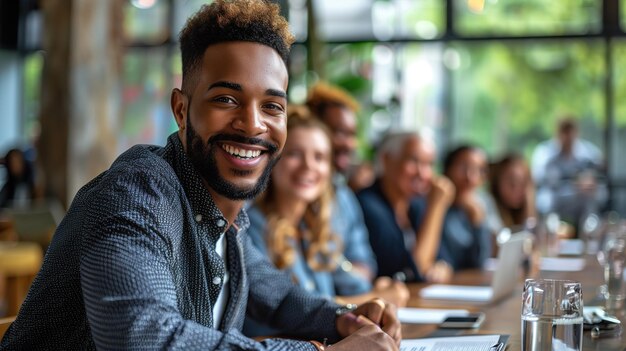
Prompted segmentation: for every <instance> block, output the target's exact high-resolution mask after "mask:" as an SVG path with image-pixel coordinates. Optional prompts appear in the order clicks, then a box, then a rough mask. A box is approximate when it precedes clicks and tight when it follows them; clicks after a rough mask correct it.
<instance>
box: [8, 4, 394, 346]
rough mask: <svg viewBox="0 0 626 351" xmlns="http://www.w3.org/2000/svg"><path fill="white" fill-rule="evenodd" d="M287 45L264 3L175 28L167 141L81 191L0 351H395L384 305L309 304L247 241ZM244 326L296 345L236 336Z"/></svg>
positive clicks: (274, 141) (275, 132) (269, 150)
mask: <svg viewBox="0 0 626 351" xmlns="http://www.w3.org/2000/svg"><path fill="white" fill-rule="evenodd" d="M294 40H295V39H294V37H293V35H292V34H291V33H290V32H289V26H288V23H287V21H286V20H285V19H284V18H283V17H282V16H281V15H280V9H279V7H278V5H276V4H273V3H271V2H268V1H264V0H217V1H213V2H211V4H209V5H204V6H202V7H201V9H200V10H199V11H198V12H197V13H195V14H194V15H193V16H192V17H191V18H190V19H189V20H188V21H187V22H186V24H185V26H184V27H183V29H182V31H181V34H180V46H181V56H182V66H183V67H182V72H183V80H182V86H181V88H180V89H178V88H176V89H173V91H172V94H171V100H170V106H171V109H172V113H173V115H174V118H175V121H176V123H177V125H178V131H177V132H175V133H172V134H171V135H170V136H169V137H168V139H167V144H166V145H165V146H164V147H160V146H150V145H137V146H134V147H132V148H131V149H129V150H128V151H126V152H124V153H123V154H122V155H121V156H119V157H118V158H117V160H115V161H114V163H113V164H112V165H111V167H110V168H109V169H108V170H106V171H105V172H103V173H101V174H100V175H99V176H97V177H96V178H94V179H93V180H92V181H90V182H89V183H88V184H87V185H85V186H84V187H83V188H81V189H80V191H79V192H78V193H77V194H76V197H75V198H74V200H73V202H72V205H71V207H70V209H69V210H68V213H67V215H66V216H65V218H64V219H63V222H62V223H61V225H60V226H59V227H58V229H57V231H56V233H55V235H54V237H53V239H52V243H51V245H50V248H49V249H48V251H47V253H46V258H45V260H44V263H43V266H42V268H41V270H40V272H39V274H38V275H37V278H36V279H35V281H34V282H33V285H32V286H31V288H30V291H29V293H28V296H27V298H26V300H25V302H24V303H23V304H22V306H21V309H20V311H19V314H18V316H17V318H16V319H15V321H14V322H13V323H12V324H11V326H10V327H9V329H8V330H7V332H6V333H5V335H4V338H3V339H2V342H0V349H3V350H4V349H7V350H41V349H54V350H77V349H80V350H95V349H116V350H125V349H149V350H157V349H184V350H235V349H237V350H243V349H245V350H259V351H261V350H303V351H315V350H316V349H317V350H322V349H323V345H321V344H320V342H321V341H322V340H324V339H325V338H328V340H329V341H330V342H332V343H333V345H332V346H331V350H397V348H398V345H399V343H400V339H401V330H400V323H399V322H398V320H397V318H396V310H395V307H394V306H393V305H392V304H389V303H386V302H385V301H384V300H382V299H377V300H374V301H370V302H366V303H363V304H362V305H360V306H358V307H357V308H356V309H350V310H348V308H347V306H344V307H345V308H342V306H341V305H339V304H337V303H335V302H333V301H329V300H327V299H324V298H321V297H319V296H315V295H313V294H311V293H309V292H307V291H305V290H304V289H301V288H299V287H298V286H296V285H294V284H293V283H292V282H291V280H290V279H289V278H288V277H287V276H285V275H284V274H283V273H281V272H279V271H278V270H276V269H275V268H274V267H273V266H272V264H271V262H269V261H268V260H267V258H265V257H263V256H262V255H261V254H260V253H259V251H258V250H257V249H255V248H254V246H253V245H252V244H251V242H250V239H249V237H248V236H247V233H246V232H247V229H248V226H249V220H248V216H247V214H246V211H245V209H244V204H245V203H246V201H248V200H250V199H252V198H254V197H255V196H256V195H258V194H259V193H260V192H262V191H263V190H264V188H265V186H266V184H267V181H268V179H269V175H270V173H271V169H272V167H273V166H274V164H275V163H276V162H277V161H278V159H279V158H280V154H281V152H282V149H283V146H284V144H285V139H286V133H287V130H286V108H287V93H286V92H287V85H288V81H289V77H288V71H287V66H286V62H287V60H288V57H289V51H290V47H291V44H292V43H293V42H294ZM246 313H247V314H248V315H251V316H253V317H255V318H256V319H258V320H267V321H270V323H271V324H272V326H273V327H277V328H280V329H281V330H285V331H287V333H286V336H291V337H293V338H295V339H293V340H287V339H265V340H262V341H255V340H252V339H250V338H247V337H245V336H244V335H242V333H241V330H242V326H243V322H244V318H245V316H246ZM307 340H309V341H307Z"/></svg>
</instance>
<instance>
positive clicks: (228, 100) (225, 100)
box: [213, 96, 235, 104]
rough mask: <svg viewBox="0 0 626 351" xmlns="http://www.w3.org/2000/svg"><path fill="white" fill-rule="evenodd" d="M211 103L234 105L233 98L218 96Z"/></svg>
mask: <svg viewBox="0 0 626 351" xmlns="http://www.w3.org/2000/svg"><path fill="white" fill-rule="evenodd" d="M213 101H215V102H222V103H225V104H234V103H235V100H234V99H233V98H230V97H228V96H218V97H216V98H215V99H213Z"/></svg>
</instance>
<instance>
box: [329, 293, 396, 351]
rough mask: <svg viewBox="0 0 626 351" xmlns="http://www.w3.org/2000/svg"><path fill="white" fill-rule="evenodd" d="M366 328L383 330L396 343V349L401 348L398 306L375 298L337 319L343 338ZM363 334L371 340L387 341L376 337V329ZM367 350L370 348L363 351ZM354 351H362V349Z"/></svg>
mask: <svg viewBox="0 0 626 351" xmlns="http://www.w3.org/2000/svg"><path fill="white" fill-rule="evenodd" d="M366 326H369V327H376V328H377V329H378V330H380V329H382V332H384V333H386V334H387V335H388V336H390V337H391V339H392V340H393V342H395V345H396V346H395V348H394V349H397V347H399V346H400V340H402V332H401V329H400V321H399V320H398V317H397V311H396V306H394V305H393V304H391V303H387V302H385V300H383V299H381V298H375V299H372V300H371V301H368V302H366V303H364V304H362V305H360V306H359V307H358V308H357V309H356V310H354V311H352V312H350V313H346V314H343V315H341V316H339V317H337V331H338V332H339V335H341V336H342V337H347V336H348V335H351V334H354V333H356V332H357V331H359V330H360V329H362V328H363V327H366ZM361 333H366V334H367V335H368V337H371V339H372V340H375V341H382V340H385V338H384V337H382V336H380V335H375V334H376V333H378V331H376V329H372V328H368V329H367V330H366V331H362V332H361ZM358 335H362V334H358ZM359 339H361V338H359ZM337 345H339V344H337ZM366 349H369V348H363V349H362V350H366ZM354 350H361V348H356V349H354ZM385 350H387V349H385Z"/></svg>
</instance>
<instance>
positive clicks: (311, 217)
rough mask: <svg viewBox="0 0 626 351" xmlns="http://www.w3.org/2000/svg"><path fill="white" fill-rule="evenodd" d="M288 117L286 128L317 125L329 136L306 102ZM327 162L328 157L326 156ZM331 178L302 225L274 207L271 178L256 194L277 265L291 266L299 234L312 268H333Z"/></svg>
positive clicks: (337, 248)
mask: <svg viewBox="0 0 626 351" xmlns="http://www.w3.org/2000/svg"><path fill="white" fill-rule="evenodd" d="M288 110H289V111H290V112H289V114H288V119H287V131H288V132H289V131H292V130H294V129H296V128H306V129H319V130H322V131H323V132H324V134H326V135H327V136H328V140H329V144H330V133H329V131H328V128H327V127H326V125H324V124H323V123H322V122H320V121H319V120H317V119H315V118H311V116H310V115H311V114H310V112H309V111H308V109H307V108H306V107H305V106H290V107H289V108H288ZM329 162H330V160H329ZM334 196H335V195H334V191H333V186H332V182H331V180H330V179H328V181H327V183H326V185H325V187H324V190H323V191H322V194H321V195H320V197H319V198H318V199H316V200H315V201H314V202H312V203H310V204H309V205H308V206H307V208H306V210H305V213H304V218H303V220H302V222H303V223H304V226H298V227H296V226H294V225H293V224H292V223H290V222H289V221H287V220H286V219H284V218H281V217H280V215H279V214H278V211H276V205H275V204H276V201H278V200H277V199H276V194H275V191H274V186H273V184H272V183H271V182H270V184H269V185H268V188H267V190H266V191H265V192H264V193H263V194H262V195H261V196H260V197H259V198H258V200H257V205H258V206H259V208H260V209H261V211H262V212H263V213H264V214H265V216H266V218H267V223H268V224H267V232H266V235H265V239H266V243H267V247H268V251H269V254H270V258H271V260H272V262H273V263H274V265H276V267H278V268H279V269H283V268H288V267H290V266H291V265H292V264H293V263H294V261H295V259H296V257H297V250H300V243H299V238H302V239H304V240H306V241H307V242H308V247H307V248H306V252H305V253H304V254H305V257H306V260H307V263H308V265H309V266H310V267H311V268H312V269H313V270H315V271H333V270H335V269H336V267H337V262H338V261H339V258H340V256H341V253H342V252H343V244H342V242H341V239H340V238H339V237H338V236H337V235H336V234H334V233H333V232H332V230H331V227H330V222H331V210H332V204H333V200H334Z"/></svg>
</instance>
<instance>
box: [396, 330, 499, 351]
mask: <svg viewBox="0 0 626 351" xmlns="http://www.w3.org/2000/svg"><path fill="white" fill-rule="evenodd" d="M507 340H508V335H497V334H496V335H470V336H452V337H442V338H427V339H405V340H402V342H400V351H432V350H455V351H483V350H484V351H494V350H497V351H500V350H504V346H505V345H506V341H507Z"/></svg>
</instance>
